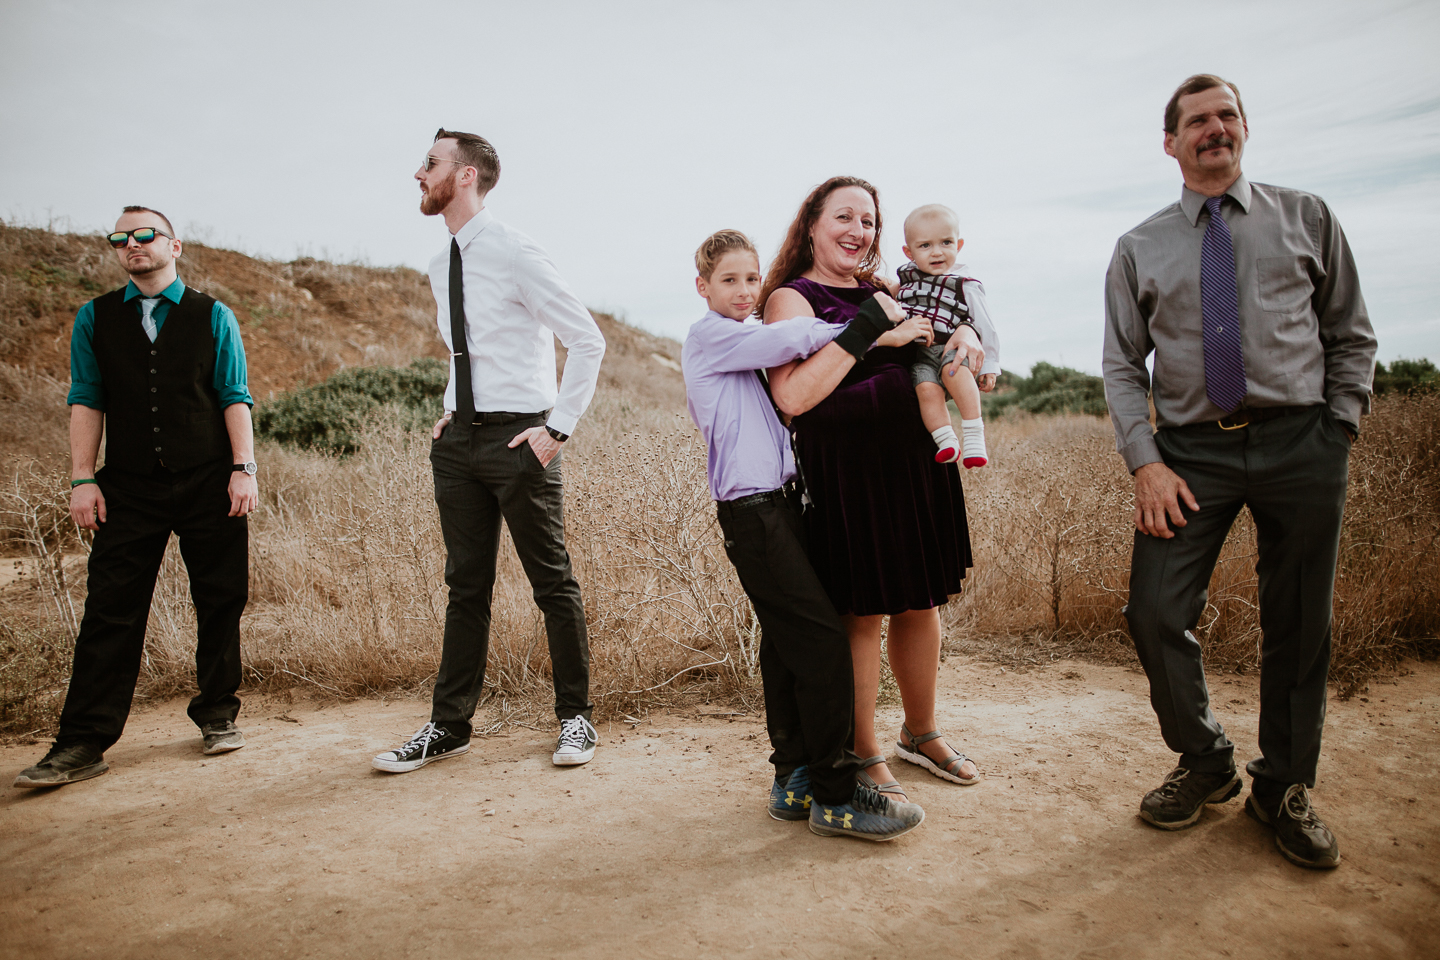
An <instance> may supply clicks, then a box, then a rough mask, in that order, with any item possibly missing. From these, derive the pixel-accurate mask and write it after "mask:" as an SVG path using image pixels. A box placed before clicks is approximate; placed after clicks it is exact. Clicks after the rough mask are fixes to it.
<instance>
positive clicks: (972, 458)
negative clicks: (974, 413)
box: [951, 417, 990, 470]
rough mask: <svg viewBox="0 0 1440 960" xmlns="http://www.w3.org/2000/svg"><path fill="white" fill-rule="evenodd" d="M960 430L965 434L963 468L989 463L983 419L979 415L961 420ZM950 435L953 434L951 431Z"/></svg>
mask: <svg viewBox="0 0 1440 960" xmlns="http://www.w3.org/2000/svg"><path fill="white" fill-rule="evenodd" d="M960 432H961V433H963V434H964V435H965V461H964V462H965V468H966V469H967V470H968V469H970V468H971V467H983V466H985V464H987V463H989V462H990V457H989V455H987V454H986V452H985V421H984V420H982V419H980V418H979V417H976V418H975V419H974V420H961V421H960ZM951 436H954V432H953V431H952V432H951Z"/></svg>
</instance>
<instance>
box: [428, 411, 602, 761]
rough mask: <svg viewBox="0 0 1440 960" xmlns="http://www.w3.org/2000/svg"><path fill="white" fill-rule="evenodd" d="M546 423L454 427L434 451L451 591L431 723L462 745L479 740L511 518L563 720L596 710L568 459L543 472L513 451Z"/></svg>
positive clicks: (537, 417) (531, 419) (531, 455)
mask: <svg viewBox="0 0 1440 960" xmlns="http://www.w3.org/2000/svg"><path fill="white" fill-rule="evenodd" d="M545 417H546V414H544V413H536V414H527V415H524V416H521V417H519V418H518V419H515V420H513V421H511V422H508V423H504V424H491V425H487V426H475V425H471V424H463V423H450V424H447V425H446V427H445V430H444V432H442V433H441V434H440V439H439V440H436V441H435V442H434V443H433V444H431V446H430V465H431V467H432V468H433V469H434V472H435V503H436V505H437V506H438V507H439V510H440V531H441V533H442V534H443V535H444V538H445V553H446V556H445V583H446V585H447V586H448V587H449V588H450V600H449V603H448V604H447V605H446V607H445V640H444V645H443V647H442V648H441V653H440V672H439V674H438V676H437V677H436V678H435V693H434V697H433V700H432V704H431V713H430V719H431V720H433V721H434V722H435V723H437V724H440V725H442V726H444V727H446V728H447V729H449V730H450V731H451V732H452V733H454V734H456V735H458V736H461V737H468V736H469V735H470V732H471V730H470V720H471V718H472V717H474V716H475V707H476V705H477V704H478V703H479V702H480V693H481V690H482V688H483V687H484V685H485V661H486V659H487V657H488V656H489V652H490V600H491V594H492V592H493V590H494V586H495V561H496V557H497V554H498V553H499V549H500V521H501V519H502V518H503V519H504V521H505V525H506V526H507V527H509V528H510V538H511V539H512V540H513V541H514V542H515V552H516V553H517V554H518V555H519V557H520V564H521V565H522V566H523V567H524V568H525V575H526V576H527V577H528V578H529V579H530V588H531V591H532V593H533V595H534V597H535V604H536V606H538V607H539V608H540V611H541V613H543V614H544V615H545V636H546V639H547V640H548V641H549V647H550V672H551V676H552V678H553V680H554V683H555V715H556V716H557V717H558V718H559V719H561V720H569V719H571V718H573V717H578V716H583V717H585V718H586V719H587V720H588V719H589V718H590V714H591V710H592V709H593V704H591V702H590V644H589V640H588V637H587V634H586V631H585V607H584V604H583V603H582V602H581V598H580V584H579V582H577V581H576V579H575V574H574V572H573V571H572V570H571V567H570V554H569V552H568V551H567V550H566V549H565V516H564V512H563V510H564V491H563V488H562V486H561V477H560V461H561V458H562V456H563V453H557V454H555V458H554V459H553V460H551V461H550V463H549V464H547V465H546V466H543V467H542V466H541V465H540V461H539V460H538V459H537V458H536V456H535V451H534V450H532V449H530V444H528V443H522V444H520V445H519V446H518V447H515V448H514V449H511V448H510V446H509V443H510V441H511V440H512V439H514V437H515V436H516V434H519V433H521V432H523V431H525V430H528V429H529V428H530V427H539V426H544V424H545Z"/></svg>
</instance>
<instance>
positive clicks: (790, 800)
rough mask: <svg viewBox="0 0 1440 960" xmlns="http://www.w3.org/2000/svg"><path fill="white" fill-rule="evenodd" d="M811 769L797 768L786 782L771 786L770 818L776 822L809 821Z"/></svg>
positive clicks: (776, 782) (778, 781) (777, 781)
mask: <svg viewBox="0 0 1440 960" xmlns="http://www.w3.org/2000/svg"><path fill="white" fill-rule="evenodd" d="M813 799H814V798H813V797H812V796H810V768H809V767H796V768H795V769H794V770H793V771H791V773H790V776H788V777H786V778H785V780H784V782H781V781H780V780H778V779H777V780H776V781H775V782H774V783H772V784H771V785H770V816H772V817H774V818H775V819H776V820H809V819H810V801H811V800H813Z"/></svg>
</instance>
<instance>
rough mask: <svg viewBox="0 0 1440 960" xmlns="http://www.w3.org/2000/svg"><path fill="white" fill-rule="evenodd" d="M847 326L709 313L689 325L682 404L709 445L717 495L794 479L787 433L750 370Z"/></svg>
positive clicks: (799, 352)
mask: <svg viewBox="0 0 1440 960" xmlns="http://www.w3.org/2000/svg"><path fill="white" fill-rule="evenodd" d="M844 329H845V325H844V324H831V323H826V322H825V321H824V320H820V319H818V318H816V317H795V318H794V319H791V320H781V321H780V322H778V323H770V324H753V323H741V322H739V321H738V320H731V319H730V318H728V317H723V316H721V315H720V314H718V313H716V312H715V311H714V310H710V311H708V312H707V313H706V314H705V316H703V317H701V318H700V319H699V320H698V321H696V323H695V325H694V326H692V327H691V328H690V333H689V335H688V336H687V337H686V338H685V346H684V348H683V349H682V350H681V352H680V366H681V369H682V370H683V371H684V372H685V402H686V406H687V407H688V408H689V410H690V419H691V420H694V421H695V426H697V427H699V428H700V432H701V433H702V434H703V435H704V437H705V443H706V445H707V447H708V449H709V454H710V460H709V464H708V474H709V477H710V494H711V496H713V497H714V498H715V499H716V500H735V499H737V498H739V497H748V496H749V495H750V494H752V493H766V492H768V491H770V490H777V489H779V488H780V487H783V486H784V485H785V484H786V483H787V482H789V480H790V479H791V478H792V477H794V476H795V457H794V455H793V454H792V453H791V451H790V435H789V433H788V432H787V431H786V429H785V427H784V426H783V425H782V424H781V423H780V419H779V417H777V416H776V415H775V408H774V407H773V406H771V404H770V398H769V397H768V396H766V394H765V388H764V387H763V386H761V385H760V379H759V378H758V377H757V376H756V375H755V371H756V370H759V369H763V368H766V367H778V366H780V365H781V364H782V363H789V362H790V361H791V360H798V359H800V358H802V357H808V356H810V355H811V354H812V353H814V352H815V351H817V350H819V349H820V348H821V347H823V346H825V344H827V343H829V342H830V341H831V340H834V339H835V338H836V337H837V336H839V335H840V333H841V331H843V330H844Z"/></svg>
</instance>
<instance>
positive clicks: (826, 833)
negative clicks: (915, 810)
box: [810, 811, 925, 843]
mask: <svg viewBox="0 0 1440 960" xmlns="http://www.w3.org/2000/svg"><path fill="white" fill-rule="evenodd" d="M924 822H925V814H924V812H923V811H922V812H921V814H920V819H919V820H916V821H915V822H914V823H912V824H910V826H908V827H905V828H904V829H902V830H896V831H895V832H894V833H887V834H885V835H884V836H883V837H882V836H879V835H877V834H873V833H857V832H856V831H854V830H846V829H845V828H843V827H827V826H824V825H823V824H817V823H816V822H815V821H814V820H811V821H810V832H811V833H813V834H815V836H817V837H853V838H854V839H856V840H869V841H872V842H874V843H888V842H889V841H891V840H894V839H896V838H897V837H903V836H905V834H907V833H909V832H910V831H911V830H914V829H915V828H916V827H918V826H920V824H922V823H924Z"/></svg>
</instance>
